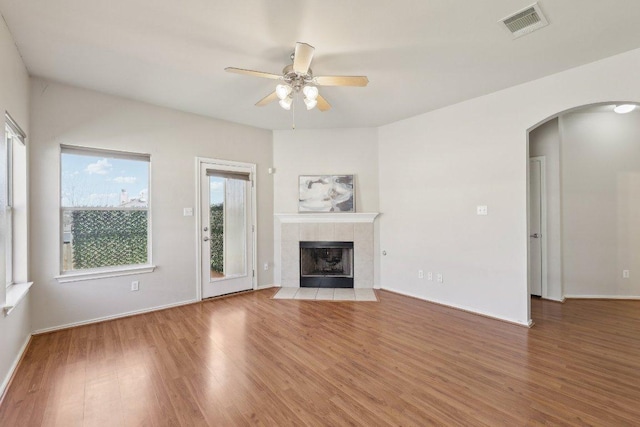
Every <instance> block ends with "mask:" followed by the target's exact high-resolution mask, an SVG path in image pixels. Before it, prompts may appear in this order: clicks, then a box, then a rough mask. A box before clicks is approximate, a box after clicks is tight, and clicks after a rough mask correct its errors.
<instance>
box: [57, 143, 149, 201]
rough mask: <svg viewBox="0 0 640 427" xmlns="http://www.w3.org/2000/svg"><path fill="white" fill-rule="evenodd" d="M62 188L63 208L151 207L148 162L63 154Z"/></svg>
mask: <svg viewBox="0 0 640 427" xmlns="http://www.w3.org/2000/svg"><path fill="white" fill-rule="evenodd" d="M61 185H62V191H61V198H62V200H61V202H62V206H64V207H117V206H135V207H140V206H148V201H149V162H145V161H141V160H130V159H121V158H109V157H96V156H84V155H79V154H71V153H62V157H61ZM123 190H124V191H123Z"/></svg>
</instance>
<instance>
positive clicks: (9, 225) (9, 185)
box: [2, 112, 27, 289]
mask: <svg viewBox="0 0 640 427" xmlns="http://www.w3.org/2000/svg"><path fill="white" fill-rule="evenodd" d="M26 137H27V135H26V134H25V133H24V131H23V130H22V129H21V128H20V126H18V124H17V123H16V122H15V120H13V118H12V117H11V116H10V115H9V113H6V112H5V125H4V141H5V147H4V151H5V152H4V156H5V159H4V160H5V166H6V171H5V172H6V176H5V188H4V189H3V191H5V193H6V204H5V206H3V207H2V208H3V209H4V211H5V212H4V214H5V224H4V225H5V242H4V243H5V282H6V283H5V288H6V289H8V288H10V287H11V286H13V285H14V284H15V277H14V268H13V267H14V265H13V263H14V259H15V253H14V252H15V241H14V235H15V225H14V223H15V221H14V218H13V217H14V209H13V193H14V186H13V181H14V178H13V175H14V159H13V144H22V145H26V142H25V139H26Z"/></svg>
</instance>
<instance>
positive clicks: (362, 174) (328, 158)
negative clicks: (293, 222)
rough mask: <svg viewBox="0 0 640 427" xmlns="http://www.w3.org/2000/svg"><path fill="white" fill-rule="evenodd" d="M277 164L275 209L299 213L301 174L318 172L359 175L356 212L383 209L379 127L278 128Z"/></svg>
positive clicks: (274, 158) (356, 185)
mask: <svg viewBox="0 0 640 427" xmlns="http://www.w3.org/2000/svg"><path fill="white" fill-rule="evenodd" d="M312 113H313V112H310V114H312ZM273 165H274V167H275V168H276V172H275V174H274V177H273V181H274V185H275V188H276V189H277V191H276V193H275V199H274V209H275V212H278V213H285V212H287V213H291V212H298V176H299V175H316V174H317V175H321V174H322V175H336V174H347V175H350V174H355V180H356V182H355V192H356V211H357V212H377V211H378V209H379V202H378V131H377V129H372V128H364V129H330V130H295V131H274V132H273Z"/></svg>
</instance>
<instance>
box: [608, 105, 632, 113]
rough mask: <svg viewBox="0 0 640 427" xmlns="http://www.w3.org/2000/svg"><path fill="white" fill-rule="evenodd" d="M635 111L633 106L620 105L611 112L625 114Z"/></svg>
mask: <svg viewBox="0 0 640 427" xmlns="http://www.w3.org/2000/svg"><path fill="white" fill-rule="evenodd" d="M635 109H636V106H635V104H621V105H616V106H615V108H614V109H613V111H615V112H616V113H618V114H627V113H630V112H632V111H633V110H635Z"/></svg>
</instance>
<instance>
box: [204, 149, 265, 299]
mask: <svg viewBox="0 0 640 427" xmlns="http://www.w3.org/2000/svg"><path fill="white" fill-rule="evenodd" d="M252 179H253V173H252V168H251V166H239V165H238V164H230V163H229V164H225V163H208V162H201V163H200V232H199V238H200V245H201V260H202V266H201V275H202V298H210V297H215V296H219V295H225V294H230V293H233V292H240V291H245V290H248V289H252V288H253V284H254V267H253V252H254V247H253V246H254V245H253V243H254V239H253V230H254V226H253V221H252V217H253V215H252V212H253V210H252V201H253V194H252V190H253V186H252Z"/></svg>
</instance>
